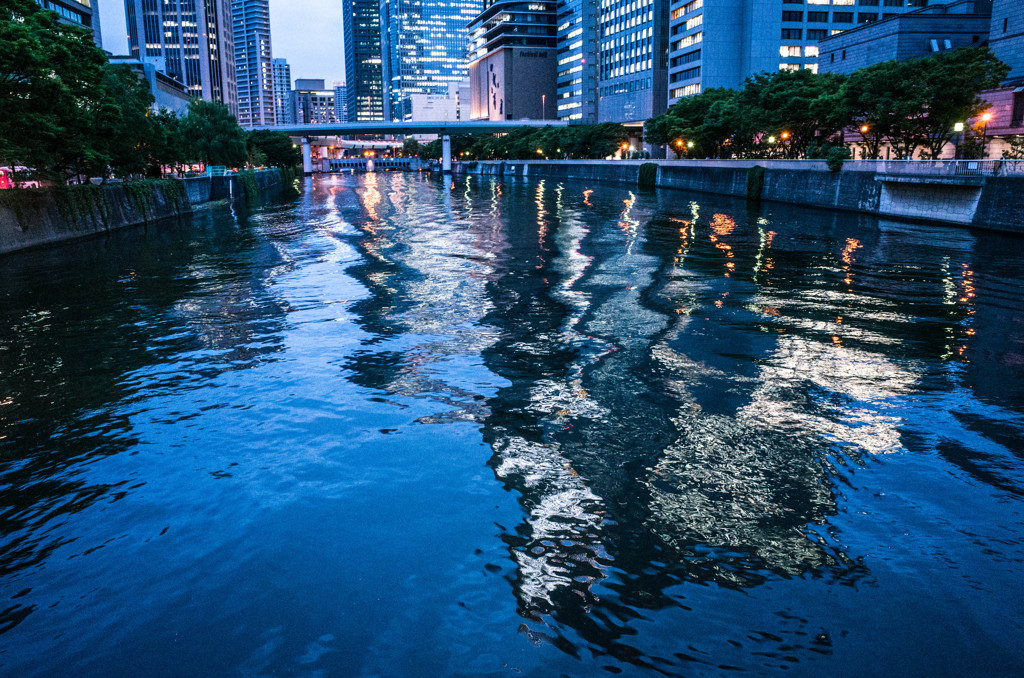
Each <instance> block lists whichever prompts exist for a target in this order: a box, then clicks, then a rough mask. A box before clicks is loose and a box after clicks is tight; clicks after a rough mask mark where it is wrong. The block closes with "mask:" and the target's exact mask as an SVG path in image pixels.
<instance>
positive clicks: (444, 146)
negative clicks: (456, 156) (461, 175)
mask: <svg viewBox="0 0 1024 678" xmlns="http://www.w3.org/2000/svg"><path fill="white" fill-rule="evenodd" d="M441 172H442V174H451V173H452V138H451V135H448V134H445V135H443V136H442V137H441Z"/></svg>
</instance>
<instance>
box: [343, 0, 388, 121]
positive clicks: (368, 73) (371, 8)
mask: <svg viewBox="0 0 1024 678" xmlns="http://www.w3.org/2000/svg"><path fill="white" fill-rule="evenodd" d="M341 7H342V18H341V21H342V31H343V33H344V38H345V85H346V87H347V89H346V92H345V94H346V96H347V97H348V106H347V114H348V118H349V120H350V121H352V122H368V121H373V120H383V119H384V83H383V81H382V79H381V51H380V50H381V36H380V29H381V25H380V11H381V8H380V3H379V2H378V0H342V5H341Z"/></svg>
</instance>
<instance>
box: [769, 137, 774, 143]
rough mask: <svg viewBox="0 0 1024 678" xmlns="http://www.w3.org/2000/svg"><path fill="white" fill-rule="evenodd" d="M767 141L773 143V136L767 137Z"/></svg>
mask: <svg viewBox="0 0 1024 678" xmlns="http://www.w3.org/2000/svg"><path fill="white" fill-rule="evenodd" d="M768 143H769V144H774V143H775V137H773V136H771V137H768Z"/></svg>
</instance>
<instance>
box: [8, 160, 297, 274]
mask: <svg viewBox="0 0 1024 678" xmlns="http://www.w3.org/2000/svg"><path fill="white" fill-rule="evenodd" d="M280 183H281V173H280V172H278V171H277V170H267V171H263V172H257V173H256V184H257V186H258V187H259V190H260V192H261V193H262V192H264V191H267V190H269V189H271V188H272V187H275V186H278V185H280ZM146 186H149V187H151V188H146ZM232 197H233V198H240V197H245V191H244V189H243V187H242V183H241V181H240V180H239V178H238V177H237V176H226V177H194V178H189V179H184V180H180V181H179V180H164V181H157V182H145V183H144V182H138V183H128V184H125V183H110V184H105V185H103V186H70V187H55V188H44V189H24V190H23V189H9V190H4V191H0V254H6V253H8V252H16V251H18V250H23V249H28V248H31V247H40V246H44V245H52V244H55V243H60V242H65V241H67V240H74V239H76V238H83V237H87V236H91V235H98V234H103V233H106V232H107V231H112V230H115V229H119V228H127V227H129V226H138V225H140V224H145V223H155V222H159V221H162V220H165V219H172V218H180V217H182V216H183V215H186V214H189V213H191V212H192V210H193V208H194V207H196V206H198V205H201V204H203V203H206V202H210V201H213V200H222V199H225V198H232Z"/></svg>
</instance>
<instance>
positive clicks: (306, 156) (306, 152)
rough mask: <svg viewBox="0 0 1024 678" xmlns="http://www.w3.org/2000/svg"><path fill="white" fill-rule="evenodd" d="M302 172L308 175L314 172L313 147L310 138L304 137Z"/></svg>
mask: <svg viewBox="0 0 1024 678" xmlns="http://www.w3.org/2000/svg"><path fill="white" fill-rule="evenodd" d="M302 172H303V174H305V175H306V176H307V177H308V176H309V175H311V174H312V173H313V149H312V148H310V146H309V138H308V137H303V139H302Z"/></svg>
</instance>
